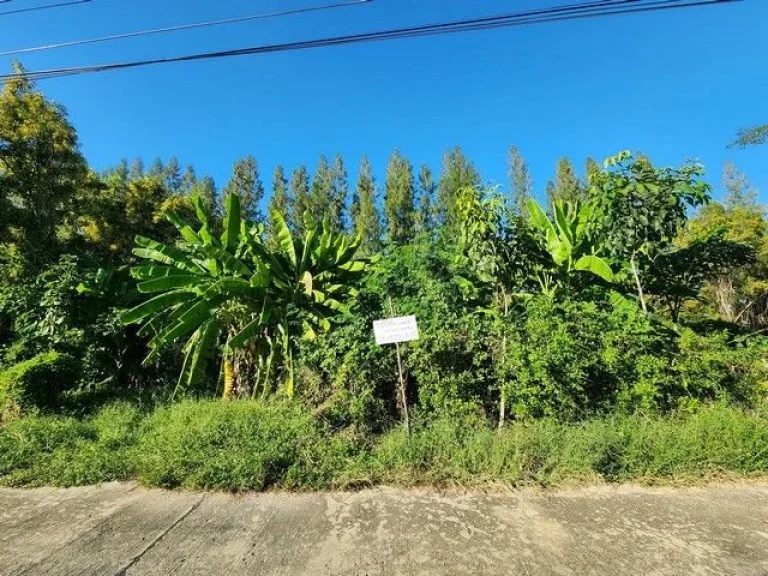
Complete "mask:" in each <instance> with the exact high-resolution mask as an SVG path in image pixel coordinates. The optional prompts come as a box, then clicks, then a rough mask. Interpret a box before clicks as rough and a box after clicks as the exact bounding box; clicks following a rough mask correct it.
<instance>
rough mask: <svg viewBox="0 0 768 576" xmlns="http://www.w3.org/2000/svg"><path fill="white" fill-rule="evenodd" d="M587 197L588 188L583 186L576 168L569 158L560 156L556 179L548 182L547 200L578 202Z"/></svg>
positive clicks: (550, 202) (550, 201)
mask: <svg viewBox="0 0 768 576" xmlns="http://www.w3.org/2000/svg"><path fill="white" fill-rule="evenodd" d="M585 198H586V190H585V189H584V186H582V184H581V181H580V180H579V177H578V176H577V175H576V170H574V168H573V164H571V161H570V160H569V159H568V158H560V160H558V161H557V170H556V173H555V181H554V182H550V183H548V184H547V200H548V201H549V204H550V205H552V202H554V201H555V200H565V201H568V202H576V201H579V200H584V199H585Z"/></svg>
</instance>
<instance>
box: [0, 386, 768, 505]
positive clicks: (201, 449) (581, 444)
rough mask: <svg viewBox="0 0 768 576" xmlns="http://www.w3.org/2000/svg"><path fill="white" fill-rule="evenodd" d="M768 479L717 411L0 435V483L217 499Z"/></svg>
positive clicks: (735, 416) (63, 428) (766, 421)
mask: <svg viewBox="0 0 768 576" xmlns="http://www.w3.org/2000/svg"><path fill="white" fill-rule="evenodd" d="M766 473H768V417H767V414H766V412H765V410H763V411H753V412H744V411H741V410H738V409H734V408H727V407H723V406H710V407H706V408H702V409H700V410H699V411H697V412H695V413H693V414H679V415H676V416H671V417H659V416H614V417H609V418H601V419H595V420H590V421H586V422H583V423H579V424H564V423H560V422H556V421H552V420H539V421H531V422H528V423H515V424H512V425H511V426H509V427H508V428H506V429H505V430H504V431H502V432H498V431H497V430H495V429H493V428H492V427H490V426H488V425H486V424H484V423H467V422H461V421H456V420H447V419H437V420H434V421H431V422H428V423H424V424H421V425H417V426H416V427H415V429H414V431H413V433H412V435H411V438H410V439H409V438H408V437H407V435H406V434H405V432H404V431H403V430H402V429H395V430H392V431H390V432H388V433H387V434H384V435H382V436H380V437H378V438H376V439H374V440H371V441H369V442H363V441H361V440H360V439H358V438H355V437H352V436H350V435H348V434H346V433H344V432H340V433H339V432H337V433H333V432H331V431H330V430H328V429H327V428H326V427H325V426H324V425H323V424H322V423H320V422H319V421H317V420H316V419H315V418H313V416H312V415H311V414H310V413H308V412H307V411H306V410H305V409H303V408H302V407H301V406H299V405H298V404H293V403H286V402H282V403H279V402H275V403H266V404H265V403H257V402H231V403H223V402H218V401H185V402H181V403H177V404H173V405H170V406H164V407H159V408H156V409H154V410H153V411H146V410H140V409H139V408H137V407H136V406H135V405H132V404H130V403H126V402H119V403H116V404H112V405H109V406H107V407H105V408H102V409H101V410H99V411H97V412H95V413H94V414H91V415H87V416H83V417H82V418H74V417H61V416H31V417H27V418H22V419H19V420H16V421H12V422H10V423H8V424H7V425H5V426H3V427H2V428H0V484H4V485H11V486H38V485H55V486H71V485H82V484H94V483H98V482H103V481H109V480H126V479H138V480H140V481H141V482H142V483H143V484H145V485H149V486H161V487H165V488H177V487H181V488H202V489H216V490H227V491H244V490H266V489H269V488H285V489H328V488H340V487H350V486H360V485H374V484H398V485H408V486H410V485H450V484H463V485H472V484H482V483H487V482H506V483H510V484H513V485H529V484H536V485H542V486H556V485H563V484H573V483H593V482H602V481H610V482H624V481H644V482H657V481H669V480H690V479H698V478H709V477H716V476H728V477H756V476H762V475H765V474H766Z"/></svg>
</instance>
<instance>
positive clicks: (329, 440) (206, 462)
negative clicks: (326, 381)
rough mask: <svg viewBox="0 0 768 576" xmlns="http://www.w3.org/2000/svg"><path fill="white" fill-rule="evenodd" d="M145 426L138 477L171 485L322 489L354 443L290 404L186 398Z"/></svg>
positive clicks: (226, 488)
mask: <svg viewBox="0 0 768 576" xmlns="http://www.w3.org/2000/svg"><path fill="white" fill-rule="evenodd" d="M145 427H146V430H147V432H146V433H145V434H143V435H142V437H141V439H140V441H139V443H138V446H137V456H136V459H137V464H138V469H139V480H140V481H141V482H143V483H145V484H148V485H153V486H162V487H165V488H175V487H183V488H202V489H217V490H227V491H243V490H264V489H267V488H270V487H272V486H281V487H285V488H305V489H306V488H320V487H324V486H327V485H329V484H331V483H332V481H333V478H334V476H335V475H336V474H337V473H338V471H339V469H343V467H344V464H345V460H346V459H347V457H348V455H349V454H350V453H351V452H352V449H353V448H354V446H353V445H352V444H351V443H350V442H348V441H345V439H344V438H343V437H341V436H336V437H330V436H329V435H327V434H325V433H323V431H322V429H321V428H319V427H318V426H316V425H315V424H314V422H313V420H312V417H311V415H310V414H308V413H307V412H306V411H305V410H303V409H302V408H301V406H299V405H296V404H288V403H282V404H281V403H276V404H266V405H265V404H257V403H252V402H245V403H240V402H236V403H231V404H222V403H214V402H182V403H180V404H177V405H174V406H172V407H170V408H166V409H161V410H159V411H158V412H156V413H155V414H153V415H152V417H151V418H150V419H149V420H148V422H147V423H146V424H145Z"/></svg>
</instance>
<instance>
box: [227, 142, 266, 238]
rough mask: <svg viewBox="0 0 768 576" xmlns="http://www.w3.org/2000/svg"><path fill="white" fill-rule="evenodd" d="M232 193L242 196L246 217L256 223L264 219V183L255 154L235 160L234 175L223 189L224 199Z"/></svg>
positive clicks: (241, 200)
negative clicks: (262, 212) (262, 207)
mask: <svg viewBox="0 0 768 576" xmlns="http://www.w3.org/2000/svg"><path fill="white" fill-rule="evenodd" d="M230 194H235V195H237V196H238V197H239V198H240V205H241V206H242V213H243V217H244V218H246V219H248V220H251V221H252V222H256V223H260V222H262V221H263V220H264V218H263V216H262V214H261V211H260V209H259V206H260V204H261V200H262V198H264V185H263V184H262V183H261V178H260V177H259V165H258V163H257V162H256V159H255V158H254V157H253V156H246V157H244V158H240V159H239V160H238V161H237V162H235V165H234V166H233V167H232V177H231V178H230V179H229V182H227V184H226V186H224V190H223V191H222V199H223V200H224V199H226V197H227V196H229V195H230Z"/></svg>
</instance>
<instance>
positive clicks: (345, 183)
mask: <svg viewBox="0 0 768 576" xmlns="http://www.w3.org/2000/svg"><path fill="white" fill-rule="evenodd" d="M332 176H333V196H332V198H331V206H330V208H331V209H330V218H331V226H332V227H333V229H334V230H337V231H339V232H344V231H345V230H346V229H347V215H346V211H347V197H348V196H349V177H348V175H347V169H346V168H345V167H344V159H343V158H342V157H341V154H337V155H336V158H335V159H334V161H333V170H332Z"/></svg>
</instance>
